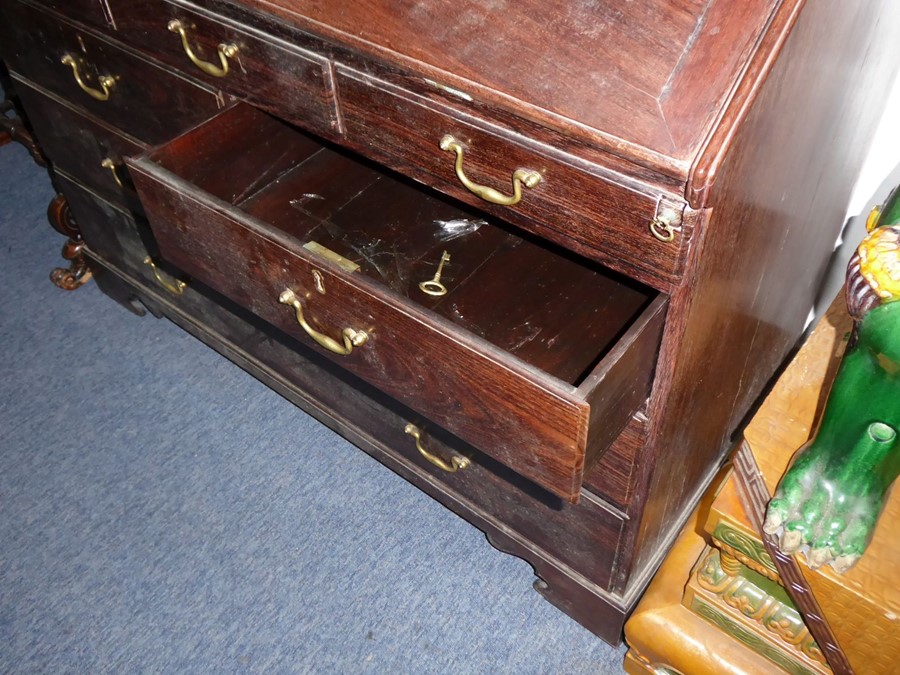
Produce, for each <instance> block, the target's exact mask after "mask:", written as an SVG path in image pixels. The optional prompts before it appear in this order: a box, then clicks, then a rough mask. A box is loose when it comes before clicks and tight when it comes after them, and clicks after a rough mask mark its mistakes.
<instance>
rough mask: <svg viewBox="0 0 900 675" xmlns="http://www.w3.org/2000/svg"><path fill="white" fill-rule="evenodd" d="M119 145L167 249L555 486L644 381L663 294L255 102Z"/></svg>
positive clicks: (608, 436)
mask: <svg viewBox="0 0 900 675" xmlns="http://www.w3.org/2000/svg"><path fill="white" fill-rule="evenodd" d="M128 163H129V166H130V167H131V169H132V177H133V180H134V182H135V186H136V187H137V189H138V192H139V194H140V197H141V202H142V203H143V205H144V207H145V209H146V212H147V215H148V218H149V220H150V223H151V226H152V228H153V231H154V233H155V235H156V239H157V241H158V242H159V245H160V250H161V252H162V254H163V256H164V257H165V258H166V259H167V260H169V261H171V262H172V263H174V264H175V265H176V266H177V267H178V268H180V269H184V270H185V271H186V272H188V273H190V274H191V275H193V276H196V277H197V278H198V279H200V280H201V281H203V282H204V283H206V284H207V285H209V286H211V287H212V288H214V289H216V290H218V291H219V292H221V293H223V294H224V295H226V296H228V297H229V298H231V299H232V300H234V301H235V302H237V303H238V304H239V305H241V306H243V307H246V308H247V309H249V310H250V311H252V312H253V313H255V314H257V315H258V316H260V317H261V318H263V319H265V320H266V321H268V322H270V323H271V324H273V325H275V326H277V327H279V328H281V329H282V330H284V331H285V332H287V333H289V334H291V335H293V336H296V337H297V338H299V339H301V340H302V341H304V342H306V343H308V344H316V343H317V344H318V345H321V347H320V350H321V351H322V352H323V353H324V354H326V355H328V356H329V357H330V358H332V359H334V360H335V361H336V362H338V363H340V365H341V366H342V367H344V368H346V369H347V370H348V371H350V372H352V373H354V374H356V375H358V376H359V377H361V378H362V379H364V380H366V381H367V382H370V383H371V384H373V385H374V386H376V387H378V388H379V389H381V390H382V391H384V392H386V393H387V394H389V395H390V396H392V397H394V398H395V399H397V400H399V401H401V402H402V403H404V404H405V405H407V406H409V407H410V408H411V409H413V410H415V411H416V412H417V413H419V414H421V415H423V416H424V417H427V418H428V419H430V420H431V421H432V422H434V423H437V424H438V425H440V426H441V427H443V428H445V429H447V430H449V431H451V432H452V433H454V434H456V435H457V436H458V437H460V438H461V439H463V440H465V441H467V442H468V443H471V444H472V445H473V446H476V447H478V448H479V449H481V450H483V451H484V452H485V453H486V454H488V455H490V456H491V457H493V458H495V459H497V460H498V461H500V462H501V463H503V464H505V465H507V466H509V467H511V468H513V469H514V470H515V471H517V472H519V473H520V474H522V475H524V476H526V477H528V478H529V479H531V480H533V481H535V482H536V483H538V484H540V485H542V486H544V487H545V488H547V489H549V490H551V491H552V492H554V493H555V494H557V495H559V496H561V497H563V498H565V499H569V500H573V501H574V500H577V498H578V493H579V488H580V485H581V480H582V474H583V471H584V468H585V462H586V459H587V460H588V461H590V460H592V459H594V458H596V457H597V456H599V454H600V453H601V452H602V451H603V450H604V449H605V448H606V447H608V446H609V444H610V443H611V442H612V441H613V439H614V438H615V437H616V436H617V435H618V433H619V432H620V431H621V430H622V428H623V427H624V426H625V424H626V423H627V422H628V421H629V420H630V419H631V416H632V415H633V413H634V412H635V411H636V410H637V409H638V408H639V407H640V406H641V405H642V403H643V402H644V401H645V399H646V398H647V395H648V393H649V388H650V381H651V378H652V374H653V370H654V364H655V360H656V352H657V349H658V345H659V339H660V334H661V329H662V320H663V314H664V309H665V304H666V303H665V298H664V296H662V295H658V294H657V293H656V292H654V291H651V290H649V289H647V288H645V287H642V286H638V285H636V284H634V283H633V282H629V281H627V280H625V279H623V278H619V277H617V276H615V275H613V274H611V273H609V272H606V271H604V270H602V269H601V268H599V267H598V266H596V265H594V264H591V263H589V262H587V261H585V260H583V259H580V258H574V257H572V256H569V255H567V254H565V253H564V252H560V251H556V250H553V249H552V248H550V247H548V246H547V245H546V244H542V243H540V242H536V241H533V240H531V239H529V238H527V237H526V236H523V235H522V234H520V233H517V232H515V231H512V230H511V229H509V228H508V227H506V226H503V225H502V224H500V223H496V222H491V221H489V220H487V219H486V218H485V217H483V215H482V214H479V213H477V212H470V211H466V210H464V209H462V208H461V207H460V206H458V205H456V204H453V203H450V202H447V201H444V200H442V199H440V198H439V197H437V196H436V195H432V194H428V193H425V192H422V191H421V190H420V189H418V188H416V187H415V186H412V185H409V184H407V183H405V182H402V181H400V180H398V179H396V178H394V177H391V176H388V175H385V174H383V173H380V172H379V171H377V170H375V169H373V168H372V167H370V166H368V165H366V164H363V163H361V162H360V161H359V160H357V159H355V158H352V157H349V156H347V155H345V154H341V153H339V152H336V151H333V150H330V149H328V148H325V147H322V146H321V145H320V144H319V143H318V142H317V141H314V140H313V139H312V138H310V137H308V136H305V135H304V134H302V133H300V132H299V131H297V130H296V129H294V128H292V127H289V126H288V125H285V124H284V123H282V122H279V121H277V120H275V119H274V118H271V117H269V116H267V115H266V114H264V113H262V112H260V111H258V110H255V109H254V108H252V107H250V106H247V105H244V104H239V105H237V106H235V107H233V108H231V109H229V110H228V111H226V112H225V113H223V114H221V115H218V116H217V117H216V118H214V119H212V120H210V121H209V122H208V123H207V124H205V125H203V126H200V127H198V128H196V129H194V130H192V131H190V132H188V133H187V134H184V135H183V136H181V137H179V138H177V139H175V140H174V141H172V142H171V143H169V144H167V145H165V146H162V147H161V148H158V149H157V150H155V151H152V152H151V153H149V154H148V155H146V156H142V157H140V158H138V159H135V160H128ZM447 258H449V260H448V259H447ZM442 259H444V260H445V264H444V266H443V267H440V261H441V260H442ZM439 270H440V271H441V276H440V278H439V282H440V283H439V284H438V283H426V282H429V281H431V280H433V281H438V280H437V279H435V276H436V274H437V272H438V271H439ZM427 291H431V293H432V294H429V293H428V292H427ZM443 291H445V292H443Z"/></svg>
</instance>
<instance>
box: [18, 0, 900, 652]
mask: <svg viewBox="0 0 900 675" xmlns="http://www.w3.org/2000/svg"><path fill="white" fill-rule="evenodd" d="M488 4H490V6H488ZM895 25H900V6H898V4H897V3H894V2H890V1H888V0H885V1H883V2H877V1H874V0H873V1H868V2H859V3H853V7H852V8H848V7H847V6H846V4H845V3H839V2H836V1H829V0H807V1H805V2H804V1H803V0H783V1H781V2H779V1H776V0H741V1H740V2H738V1H737V0H681V1H679V2H669V1H663V0H638V1H635V2H624V1H621V0H607V1H604V2H596V3H563V2H560V3H546V2H536V1H534V0H519V1H518V2H507V1H505V0H503V1H501V2H499V3H481V2H466V1H462V2H460V1H457V2H449V1H447V0H428V1H425V2H413V1H411V0H410V1H407V0H402V1H400V2H384V1H382V0H373V1H372V2H323V1H319V0H196V1H195V2H190V3H189V2H184V1H182V0H149V1H145V2H132V1H129V0H78V1H77V2H66V3H63V2H51V1H50V0H44V1H38V0H5V1H4V2H3V3H2V5H0V57H2V59H3V61H4V63H5V65H6V67H7V69H8V70H9V73H10V76H11V82H12V87H13V90H14V93H15V96H16V100H17V101H18V102H19V104H20V107H21V109H22V113H23V116H24V118H25V119H26V122H27V124H28V125H29V127H30V128H31V130H32V131H33V133H34V136H35V138H36V140H37V143H38V144H39V146H40V148H41V150H42V152H43V154H44V155H45V157H46V158H47V160H48V161H49V163H50V166H51V169H52V177H53V180H54V183H55V185H56V187H57V189H58V190H59V192H60V193H61V195H63V197H60V198H59V200H58V201H57V203H56V213H57V214H58V218H57V222H56V225H57V227H58V228H59V229H60V230H61V231H62V232H63V233H64V234H66V235H67V236H69V237H70V242H69V244H68V245H67V249H66V250H67V252H68V253H67V255H68V256H69V257H70V258H72V259H73V260H72V267H71V269H70V270H69V271H67V272H58V273H57V274H56V279H57V281H59V282H60V283H61V284H63V285H67V286H68V287H77V286H78V285H79V284H80V283H82V282H84V281H85V280H86V279H87V278H88V277H90V276H92V277H93V278H94V279H96V282H97V283H98V284H99V285H100V287H101V289H102V290H103V291H104V292H106V293H107V294H108V295H109V296H110V297H112V298H114V299H115V300H117V301H119V302H121V303H122V304H124V305H125V306H127V307H129V308H132V309H135V310H137V311H139V310H140V309H141V308H143V307H145V308H147V309H149V310H150V311H151V312H152V313H153V314H155V315H157V316H165V317H168V318H169V319H171V320H172V321H174V322H175V323H177V324H179V325H180V326H182V327H183V328H184V329H185V330H187V331H189V332H191V333H192V334H194V335H196V336H198V337H199V338H200V339H202V340H203V341H205V342H206V343H207V344H209V345H210V346H211V347H213V348H214V349H217V350H218V351H220V352H221V353H222V354H224V355H225V356H227V357H228V358H230V359H232V360H234V361H235V362H237V363H238V364H240V365H241V366H242V367H244V368H246V369H247V370H248V371H250V372H251V373H253V374H254V375H256V376H257V377H259V378H260V379H261V380H263V381H264V382H266V383H267V384H268V385H270V386H271V387H272V388H274V389H276V390H277V391H279V392H281V393H282V394H284V395H285V396H286V397H288V398H289V399H291V400H292V401H294V402H295V403H296V404H297V405H298V406H300V407H301V408H303V409H304V410H306V411H307V412H309V413H310V414H312V415H314V416H315V417H317V418H318V419H320V420H321V421H322V422H323V423H325V424H327V425H329V426H331V427H333V428H335V429H336V430H338V431H339V432H340V433H341V434H343V435H344V436H346V437H347V438H349V439H350V440H351V441H353V442H354V443H355V444H357V445H358V446H359V447H360V448H362V449H363V450H365V451H366V452H369V453H370V454H372V455H373V456H375V457H376V458H378V459H379V460H380V461H381V462H383V463H384V464H386V465H387V466H388V467H390V468H391V469H393V470H395V471H396V472H398V473H399V474H400V475H402V476H403V477H405V478H406V479H408V480H410V481H411V482H413V483H415V484H416V485H417V486H419V487H420V488H422V489H423V490H425V491H426V492H428V493H429V494H431V495H432V496H433V497H435V498H436V499H438V500H440V501H441V502H442V503H444V504H445V505H447V506H448V507H449V508H451V509H453V510H454V511H456V512H458V513H459V514H460V515H462V516H463V517H464V518H466V519H467V520H469V521H470V522H471V523H472V524H474V525H475V526H477V527H479V528H481V529H482V530H484V531H485V532H486V533H487V535H488V537H489V538H490V540H491V541H492V543H494V545H496V546H497V547H499V548H501V549H503V550H506V551H509V552H511V553H513V554H515V555H518V556H521V557H523V558H525V559H526V560H528V561H529V562H530V563H531V564H532V565H533V566H534V569H535V572H536V574H537V576H538V577H539V581H538V582H537V583H536V584H535V586H536V588H537V589H538V590H539V591H540V592H541V593H542V594H543V595H544V596H545V597H547V599H549V600H550V601H551V602H553V603H554V604H556V605H557V606H558V607H560V608H561V609H562V610H563V611H565V612H567V613H569V614H570V615H571V616H573V617H574V618H576V619H577V620H578V621H580V622H581V623H582V624H584V625H585V626H587V627H588V628H589V629H591V630H592V631H594V632H595V633H596V634H597V635H599V636H601V637H603V638H604V639H606V640H609V641H611V642H616V641H618V640H619V635H620V631H621V627H622V624H623V622H624V618H625V616H626V615H627V613H628V611H629V610H630V609H631V608H632V607H633V606H634V604H635V603H636V600H637V597H638V595H639V594H640V592H641V591H642V589H643V588H644V586H645V585H646V583H647V581H648V580H649V576H650V575H651V574H652V572H653V570H654V569H655V566H656V564H657V563H658V562H659V560H660V559H661V556H662V555H663V553H664V552H665V550H666V548H667V546H668V544H669V543H670V541H671V539H672V538H673V537H674V535H675V533H676V532H677V531H678V529H679V527H680V525H681V523H682V521H683V519H684V518H685V517H686V515H687V513H689V512H690V510H691V508H692V507H693V505H694V502H695V500H696V499H697V498H698V496H699V495H700V494H701V492H702V491H703V489H704V487H705V486H706V484H707V483H708V481H709V480H710V479H711V477H712V475H713V474H714V472H715V471H716V470H717V468H718V465H719V463H720V462H721V460H722V458H723V456H724V455H725V453H726V452H727V450H728V448H729V446H730V444H731V442H732V439H733V436H734V434H735V433H736V432H737V431H738V430H739V428H740V424H741V420H742V419H743V418H744V416H745V415H746V414H747V412H748V410H749V409H750V408H751V406H752V404H753V402H754V401H755V400H756V399H757V397H758V396H759V395H760V393H761V391H762V389H763V387H764V386H765V384H766V382H767V381H768V380H769V378H770V377H771V375H772V374H773V372H774V371H775V369H776V368H777V367H778V365H779V364H780V363H781V361H782V360H783V358H784V357H785V355H786V354H787V353H788V351H789V350H790V349H791V347H792V345H793V344H794V342H795V341H796V339H797V337H798V336H799V334H800V332H801V331H802V328H803V326H804V323H805V320H806V317H807V314H808V312H809V309H810V307H811V305H812V302H813V300H814V298H815V295H816V290H817V285H818V282H819V280H820V278H821V275H822V273H823V271H824V267H825V265H826V263H827V261H828V258H829V256H830V253H831V250H832V244H833V242H834V240H835V237H836V235H837V232H838V231H839V229H840V227H841V225H842V220H843V210H844V208H845V206H846V203H847V201H848V196H849V192H850V190H851V188H852V183H853V179H854V178H855V176H856V173H857V171H858V168H859V165H860V162H861V159H862V157H863V156H864V154H865V151H866V150H867V142H868V140H869V138H870V135H871V132H872V131H873V129H874V126H875V123H876V122H877V121H878V114H879V112H880V109H879V107H878V105H877V101H878V96H879V94H880V92H881V89H882V87H883V86H884V84H885V83H886V82H888V81H889V80H890V78H891V77H892V75H893V71H894V68H895V66H894V64H895V63H897V62H898V57H900V44H897V42H896V40H894V41H891V39H890V35H889V31H887V30H886V29H884V28H883V27H884V26H895ZM63 198H64V201H63ZM73 301H77V296H76V297H75V298H73ZM323 536H325V535H323Z"/></svg>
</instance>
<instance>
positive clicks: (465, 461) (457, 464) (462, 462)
mask: <svg viewBox="0 0 900 675" xmlns="http://www.w3.org/2000/svg"><path fill="white" fill-rule="evenodd" d="M403 431H405V432H406V433H407V434H409V435H410V436H412V437H413V438H415V439H416V449H417V450H418V451H419V452H420V453H421V455H422V457H424V458H425V459H427V460H428V461H429V462H431V463H432V464H434V465H435V466H436V467H438V468H439V469H443V470H444V471H447V472H448V473H456V472H457V471H459V470H460V469H465V468H466V467H468V466H469V464H471V461H470V460H469V458H468V457H463V456H462V455H453V456H452V457H450V461H449V462H448V461H447V460H445V459H441V458H440V457H438V456H437V455H435V454H433V453H432V452H430V451H429V450H426V449H425V446H424V445H422V430H421V429H419V427H417V426H416V425H415V424H413V423H411V422H410V423H409V424H407V425H406V428H405V429H404V430H403Z"/></svg>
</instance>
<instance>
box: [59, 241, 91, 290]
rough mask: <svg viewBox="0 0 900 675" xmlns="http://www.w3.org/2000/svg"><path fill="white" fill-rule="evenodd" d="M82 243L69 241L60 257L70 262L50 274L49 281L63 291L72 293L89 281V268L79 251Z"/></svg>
mask: <svg viewBox="0 0 900 675" xmlns="http://www.w3.org/2000/svg"><path fill="white" fill-rule="evenodd" d="M83 246H84V242H81V241H75V240H73V239H69V241H67V242H66V243H65V245H64V246H63V249H62V257H63V258H65V259H66V260H68V261H70V262H69V266H68V267H57V268H56V269H54V270H53V271H52V272H50V281H52V282H53V284H54V285H56V286H58V287H59V288H61V289H63V290H64V291H74V290H75V289H76V288H80V287H82V286H84V284H86V283H87V282H88V281H90V280H91V268H90V267H89V266H88V262H87V259H86V258H85V257H84V254H83V253H82V251H81V249H82V247H83Z"/></svg>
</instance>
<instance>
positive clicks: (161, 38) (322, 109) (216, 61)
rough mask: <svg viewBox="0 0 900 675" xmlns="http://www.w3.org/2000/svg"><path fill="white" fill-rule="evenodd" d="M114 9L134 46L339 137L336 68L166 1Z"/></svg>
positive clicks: (116, 3) (122, 0)
mask: <svg viewBox="0 0 900 675" xmlns="http://www.w3.org/2000/svg"><path fill="white" fill-rule="evenodd" d="M109 4H110V8H111V10H112V12H113V16H115V19H116V29H117V31H118V33H119V34H120V35H121V36H122V38H123V39H124V40H125V41H126V42H128V43H129V44H133V45H140V46H141V47H142V48H144V49H146V50H147V51H148V52H149V53H150V54H152V55H153V56H154V57H156V58H158V59H159V60H161V61H164V62H166V63H168V64H171V65H173V66H175V67H176V68H178V69H180V70H182V71H184V72H185V73H186V74H189V75H191V76H194V77H197V78H199V79H201V80H204V81H206V82H208V83H209V84H210V85H211V86H213V87H217V88H219V87H220V88H222V89H223V90H224V91H227V92H229V93H234V94H239V95H240V96H241V97H242V98H246V99H247V100H249V101H252V102H253V103H255V104H257V105H259V106H260V107H263V108H268V109H269V110H272V111H273V112H275V113H277V114H278V115H279V116H280V117H282V118H285V119H289V120H291V121H292V122H295V123H297V124H300V125H302V126H304V127H307V128H310V129H313V130H316V131H319V132H320V133H330V134H334V133H337V132H339V131H340V129H339V125H338V114H337V105H336V102H335V97H334V88H333V82H332V77H331V68H330V65H329V62H328V60H327V59H325V58H323V57H322V56H319V55H316V54H313V53H312V52H309V51H306V50H303V49H299V48H297V47H293V46H290V45H287V44H286V43H283V42H278V43H276V41H275V38H271V37H267V36H263V35H262V34H252V33H250V32H248V31H247V30H246V29H242V28H238V27H237V26H236V24H234V23H232V22H229V21H228V20H227V19H224V18H221V17H217V16H215V15H210V14H205V13H200V12H194V11H188V10H186V9H185V8H184V7H182V6H179V5H174V4H171V3H168V2H162V0H148V1H147V2H139V3H136V2H132V1H131V0H112V1H110V3H109ZM172 22H177V23H176V24H173V23H172ZM182 31H183V32H184V37H183V38H182V36H181V32H182ZM226 54H231V56H227V55H226Z"/></svg>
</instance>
